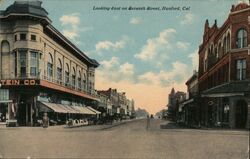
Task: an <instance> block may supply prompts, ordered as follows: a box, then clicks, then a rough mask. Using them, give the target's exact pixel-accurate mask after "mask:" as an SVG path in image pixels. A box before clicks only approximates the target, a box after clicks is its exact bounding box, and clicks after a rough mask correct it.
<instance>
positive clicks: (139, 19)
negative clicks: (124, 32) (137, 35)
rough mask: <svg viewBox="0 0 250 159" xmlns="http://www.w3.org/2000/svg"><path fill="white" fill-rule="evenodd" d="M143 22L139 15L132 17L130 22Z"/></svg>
mask: <svg viewBox="0 0 250 159" xmlns="http://www.w3.org/2000/svg"><path fill="white" fill-rule="evenodd" d="M141 22H142V21H141V18H139V17H132V18H131V19H130V21H129V23H130V24H134V25H136V24H140V23H141Z"/></svg>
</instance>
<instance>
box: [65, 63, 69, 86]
mask: <svg viewBox="0 0 250 159" xmlns="http://www.w3.org/2000/svg"><path fill="white" fill-rule="evenodd" d="M65 86H69V65H68V64H67V63H66V67H65Z"/></svg>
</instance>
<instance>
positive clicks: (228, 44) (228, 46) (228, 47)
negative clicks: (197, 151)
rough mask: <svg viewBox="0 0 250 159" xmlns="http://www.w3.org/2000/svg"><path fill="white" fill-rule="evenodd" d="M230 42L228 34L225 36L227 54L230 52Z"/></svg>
mask: <svg viewBox="0 0 250 159" xmlns="http://www.w3.org/2000/svg"><path fill="white" fill-rule="evenodd" d="M230 41H231V37H230V33H228V34H227V52H228V51H230V49H231V48H230V46H231V44H230Z"/></svg>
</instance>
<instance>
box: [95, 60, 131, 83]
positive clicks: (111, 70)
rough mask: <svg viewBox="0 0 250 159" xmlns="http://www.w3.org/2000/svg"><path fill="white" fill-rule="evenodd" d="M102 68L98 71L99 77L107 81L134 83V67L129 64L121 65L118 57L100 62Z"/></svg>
mask: <svg viewBox="0 0 250 159" xmlns="http://www.w3.org/2000/svg"><path fill="white" fill-rule="evenodd" d="M100 64H101V65H100V67H99V68H98V69H97V72H98V74H99V76H101V77H102V78H103V79H105V80H107V81H115V82H119V81H130V82H132V83H133V82H134V77H133V76H134V65H133V64H130V63H128V62H125V63H122V64H121V63H120V60H119V58H118V57H112V58H111V59H110V60H103V61H100Z"/></svg>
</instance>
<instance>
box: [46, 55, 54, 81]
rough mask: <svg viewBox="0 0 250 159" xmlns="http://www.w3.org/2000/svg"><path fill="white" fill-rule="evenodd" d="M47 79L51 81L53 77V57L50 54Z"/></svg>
mask: <svg viewBox="0 0 250 159" xmlns="http://www.w3.org/2000/svg"><path fill="white" fill-rule="evenodd" d="M47 77H48V78H49V79H52V77H53V57H52V55H51V54H50V53H49V54H48V62H47Z"/></svg>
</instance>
